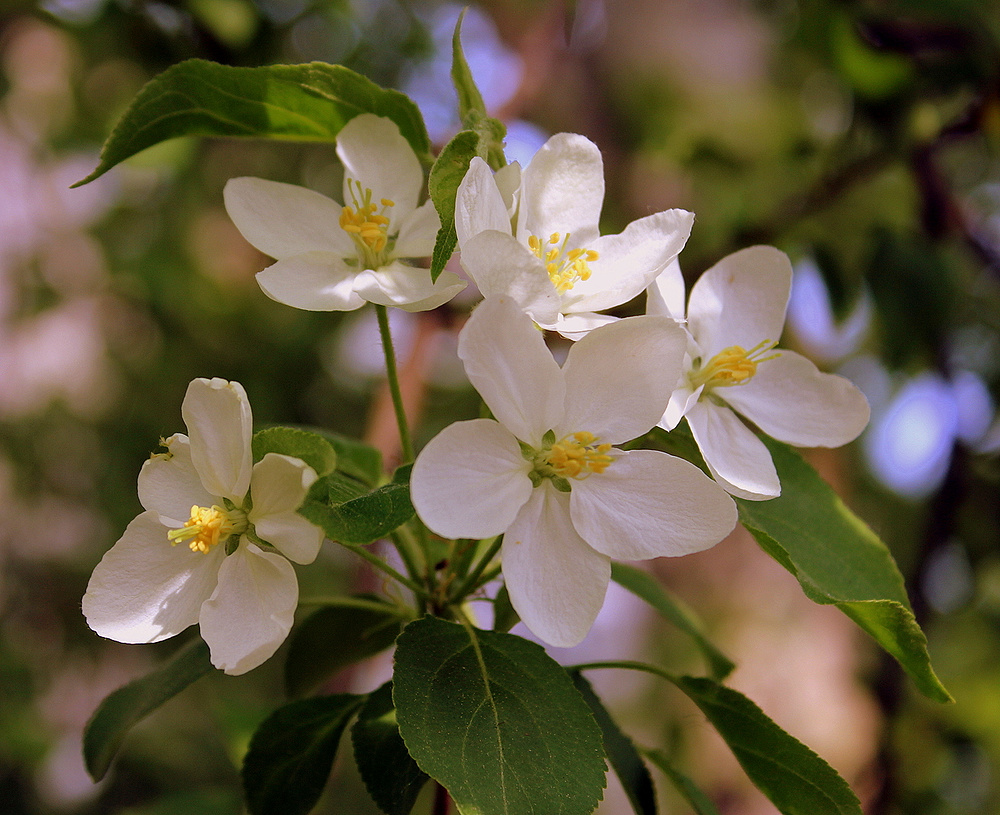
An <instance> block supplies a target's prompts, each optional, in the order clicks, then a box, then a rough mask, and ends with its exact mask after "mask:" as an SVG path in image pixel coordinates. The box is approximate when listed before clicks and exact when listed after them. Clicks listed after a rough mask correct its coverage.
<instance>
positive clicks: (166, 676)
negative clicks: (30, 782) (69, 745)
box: [83, 637, 212, 781]
mask: <svg viewBox="0 0 1000 815" xmlns="http://www.w3.org/2000/svg"><path fill="white" fill-rule="evenodd" d="M211 670H212V663H211V661H210V659H209V650H208V645H206V644H205V641H204V640H202V639H201V638H200V637H196V638H195V639H193V640H191V641H190V642H188V643H187V644H185V645H183V646H182V647H181V648H180V649H179V650H178V651H177V652H176V653H175V654H174V655H173V657H172V658H171V659H170V661H169V662H167V663H165V664H163V665H161V666H160V667H159V668H157V669H156V670H155V671H153V672H152V673H149V674H146V676H143V677H140V678H139V679H135V680H133V681H132V682H129V683H128V684H127V685H125V686H123V687H121V688H119V689H118V690H116V691H114V692H113V693H111V694H110V695H109V696H107V697H106V698H105V699H104V701H103V702H101V704H100V705H99V706H98V708H97V710H96V711H94V715H93V716H91V717H90V721H89V722H87V726H86V727H85V728H84V730H83V761H84V764H85V765H86V767H87V772H88V773H90V777H91V778H93V779H94V781H100V780H101V779H102V778H104V776H105V774H106V773H107V772H108V768H109V767H110V766H111V761H112V759H113V758H114V757H115V755H116V754H117V753H118V748H119V747H121V743H122V741H123V740H124V739H125V736H126V734H127V733H128V731H129V730H130V729H131V728H132V726H133V725H134V724H136V723H137V722H139V721H140V720H141V719H143V718H145V717H146V716H147V715H148V714H150V713H152V712H153V711H154V710H156V708H158V707H159V706H160V705H162V704H163V703H164V702H166V701H167V700H168V699H171V698H173V697H174V696H176V695H177V694H178V693H180V692H181V691H182V690H184V689H185V688H186V687H187V686H188V685H190V684H191V683H192V682H194V681H195V680H197V679H200V678H201V677H203V676H204V675H205V674H207V673H208V672H209V671H211Z"/></svg>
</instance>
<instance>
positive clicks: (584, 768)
mask: <svg viewBox="0 0 1000 815" xmlns="http://www.w3.org/2000/svg"><path fill="white" fill-rule="evenodd" d="M393 698H394V701H395V704H396V715H397V719H398V722H399V732H400V734H401V735H402V737H403V741H404V742H405V743H406V747H407V750H408V751H409V753H410V755H412V756H413V758H414V759H415V760H416V762H417V764H418V765H419V766H420V769H422V770H423V771H424V772H425V773H427V774H428V775H430V776H431V777H432V778H435V779H437V780H438V781H440V782H441V783H442V784H443V785H444V786H445V787H446V788H447V790H448V792H449V793H450V794H451V796H452V799H453V800H454V801H455V803H456V804H457V806H458V809H459V811H460V812H462V813H465V815H472V814H473V813H475V814H476V815H532V814H534V815H586V814H587V813H590V812H591V811H592V810H593V809H594V807H595V806H596V805H597V802H598V801H599V800H600V798H601V794H602V792H601V791H602V789H603V788H604V772H605V767H604V749H603V741H602V736H601V731H600V728H599V727H598V726H597V724H596V723H595V721H594V717H593V715H592V714H591V712H590V709H589V708H588V706H587V703H586V702H585V701H584V700H583V698H582V697H581V696H580V693H579V692H578V691H577V690H576V688H575V687H573V683H572V681H571V680H570V678H569V676H568V675H567V674H566V672H565V671H564V670H563V669H562V668H561V667H560V666H559V665H558V664H557V663H556V662H555V661H553V660H552V659H551V658H550V657H549V656H548V655H547V654H546V653H545V651H544V650H543V649H542V648H541V646H539V645H536V644H535V643H532V642H528V641H527V640H524V639H522V638H521V637H517V636H515V635H513V634H501V633H497V632H491V631H480V630H478V629H473V628H471V627H470V628H464V627H462V626H460V625H458V624H456V623H449V622H445V621H444V620H439V619H436V618H433V617H425V618H423V619H422V620H417V621H416V622H414V623H411V624H410V625H408V626H407V627H406V628H405V629H404V630H403V633H402V634H400V636H399V639H398V640H397V642H396V669H395V676H394V680H393Z"/></svg>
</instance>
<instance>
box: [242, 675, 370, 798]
mask: <svg viewBox="0 0 1000 815" xmlns="http://www.w3.org/2000/svg"><path fill="white" fill-rule="evenodd" d="M364 700H365V697H364V696H355V695H353V694H348V693H342V694H337V695H335V696H320V697H318V698H316V699H303V700H301V701H298V702H292V703H291V704H289V705H285V706H284V707H281V708H278V709H277V710H276V711H275V712H274V713H272V714H271V715H270V716H268V717H267V718H266V719H265V720H264V722H263V724H261V726H260V727H258V728H257V732H256V733H254V734H253V738H252V739H251V740H250V749H249V750H248V751H247V754H246V757H245V758H244V759H243V790H244V792H245V794H246V800H247V808H248V809H249V810H250V812H251V813H252V815H306V813H307V812H309V810H311V809H312V808H313V807H314V806H315V805H316V801H317V800H318V799H319V796H320V794H321V793H322V792H323V787H325V786H326V780H327V778H328V777H329V775H330V767H331V766H332V765H333V759H334V756H336V754H337V745H338V744H339V742H340V737H341V735H342V734H343V732H344V728H345V727H346V726H347V722H348V721H349V720H350V718H351V716H353V715H354V712H355V711H356V710H357V709H358V708H359V707H360V706H361V703H362V702H364Z"/></svg>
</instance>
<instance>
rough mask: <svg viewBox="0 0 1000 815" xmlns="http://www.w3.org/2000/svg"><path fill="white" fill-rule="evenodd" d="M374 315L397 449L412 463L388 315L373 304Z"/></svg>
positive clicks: (411, 448) (410, 446) (382, 308)
mask: <svg viewBox="0 0 1000 815" xmlns="http://www.w3.org/2000/svg"><path fill="white" fill-rule="evenodd" d="M375 314H376V315H377V316H378V333H379V336H380V337H381V338H382V351H383V353H384V354H385V373H386V377H387V379H388V382H389V393H390V394H391V395H392V407H393V409H394V410H395V411H396V426H397V427H398V428H399V447H400V451H401V453H402V456H403V463H404V464H405V463H407V462H410V461H413V442H412V441H410V428H409V426H408V425H407V423H406V412H405V411H404V410H403V395H402V393H400V390H399V374H398V373H397V371H396V351H395V349H394V348H393V346H392V334H391V333H390V332H389V314H388V311H387V310H386V307H385V306H380V305H378V304H377V303H376V304H375Z"/></svg>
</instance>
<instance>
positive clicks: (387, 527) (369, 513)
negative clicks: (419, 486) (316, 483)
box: [299, 483, 414, 543]
mask: <svg viewBox="0 0 1000 815" xmlns="http://www.w3.org/2000/svg"><path fill="white" fill-rule="evenodd" d="M413 512H414V510H413V504H411V503H410V488H409V486H407V485H406V484H393V483H390V484H386V485H384V486H382V487H379V488H378V489H375V490H372V491H371V492H369V493H367V494H365V495H362V496H360V497H358V498H352V499H351V500H349V501H344V502H343V503H341V504H336V505H334V506H331V505H329V504H324V503H321V502H319V501H307V502H306V503H305V504H304V505H303V507H302V508H301V509H300V510H299V514H300V515H302V516H304V517H305V518H306V519H307V520H309V521H311V522H312V523H314V524H316V525H317V526H319V527H321V528H322V529H323V531H324V532H326V535H327V537H328V538H330V540H334V541H342V542H343V543H371V542H372V541H374V540H378V539H379V538H384V537H385V536H386V535H388V534H389V533H390V532H392V531H393V530H395V529H397V528H398V527H399V526H401V525H402V524H404V523H406V522H407V521H408V520H409V519H410V518H412V517H413Z"/></svg>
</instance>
